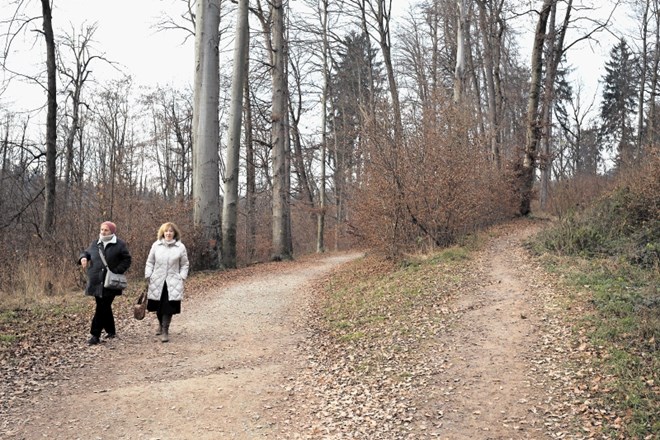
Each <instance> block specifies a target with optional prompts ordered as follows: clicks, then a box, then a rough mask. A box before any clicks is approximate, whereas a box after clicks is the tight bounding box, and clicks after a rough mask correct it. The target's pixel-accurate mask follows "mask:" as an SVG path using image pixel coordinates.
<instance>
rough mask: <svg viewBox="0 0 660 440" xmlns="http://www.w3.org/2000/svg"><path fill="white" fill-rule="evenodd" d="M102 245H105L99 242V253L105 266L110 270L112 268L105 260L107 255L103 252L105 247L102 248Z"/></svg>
mask: <svg viewBox="0 0 660 440" xmlns="http://www.w3.org/2000/svg"><path fill="white" fill-rule="evenodd" d="M102 246H103V245H102V244H101V243H99V244H98V246H97V247H98V248H99V255H100V256H101V261H103V265H104V266H105V268H106V269H108V270H110V268H109V267H108V262H107V261H105V255H104V254H103V249H101V247H102Z"/></svg>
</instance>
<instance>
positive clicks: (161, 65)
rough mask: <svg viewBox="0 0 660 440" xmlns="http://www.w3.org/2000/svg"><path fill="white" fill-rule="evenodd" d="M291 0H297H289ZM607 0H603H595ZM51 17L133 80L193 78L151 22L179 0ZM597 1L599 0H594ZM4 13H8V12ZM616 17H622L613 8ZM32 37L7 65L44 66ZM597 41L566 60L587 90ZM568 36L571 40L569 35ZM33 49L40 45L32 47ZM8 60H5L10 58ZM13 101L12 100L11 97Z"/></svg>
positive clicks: (600, 56)
mask: <svg viewBox="0 0 660 440" xmlns="http://www.w3.org/2000/svg"><path fill="white" fill-rule="evenodd" d="M291 1H292V2H293V3H292V4H295V2H296V1H298V0H291ZM415 1H416V0H395V1H394V5H395V6H396V8H397V11H396V18H400V17H401V16H402V15H403V14H404V11H405V10H406V9H407V8H408V7H409V6H408V5H409V4H411V3H413V2H415ZM601 1H602V3H607V0H598V2H601ZM0 3H1V5H0V16H2V17H8V16H10V14H9V13H10V11H13V8H15V7H14V6H8V5H7V4H6V3H7V2H6V0H0ZM54 3H55V5H54V10H53V23H54V26H55V32H56V33H58V34H59V35H61V34H62V33H63V32H71V30H72V29H76V30H79V29H80V27H81V25H82V24H83V23H87V24H93V23H97V26H98V29H97V31H96V34H95V36H94V39H95V40H96V43H95V48H96V50H97V53H102V54H105V56H106V58H107V59H109V60H112V61H114V62H116V63H119V64H120V65H122V66H123V70H124V71H125V72H126V73H130V74H131V75H133V77H134V80H135V83H136V86H140V85H151V86H155V85H156V84H161V85H168V84H172V85H174V86H176V87H183V86H185V85H187V84H189V83H191V82H192V73H193V56H194V54H193V41H192V39H190V40H188V42H187V43H186V44H183V40H184V37H185V33H184V32H183V31H166V32H157V31H156V29H155V28H154V26H155V24H156V23H157V22H158V21H159V18H161V17H162V16H163V13H164V11H169V14H170V15H171V16H174V17H176V16H178V14H180V11H181V8H182V2H181V0H113V1H111V2H100V1H98V0H55V2H54ZM599 4H600V3H599ZM28 5H29V8H30V9H34V11H33V12H31V11H26V14H27V15H32V16H38V15H40V13H41V9H40V2H38V1H36V0H31V1H30V2H29V3H28ZM8 14H9V15H8ZM618 15H619V19H620V20H621V19H625V18H626V17H624V16H623V15H622V14H618ZM523 26H525V27H528V28H529V29H527V30H526V31H525V35H527V36H528V38H526V39H525V41H523V42H522V44H521V46H522V51H523V53H522V54H521V55H522V56H523V57H526V58H528V57H529V55H530V54H529V53H525V52H529V51H530V48H529V44H526V43H529V41H530V39H531V38H532V35H533V32H532V29H533V27H532V26H533V22H532V20H531V19H530V20H528V23H527V24H523ZM32 39H34V34H30V35H28V36H27V37H26V41H16V42H15V44H17V47H19V46H18V44H20V47H22V48H23V49H22V51H21V52H18V53H15V54H12V55H11V56H12V59H11V60H13V61H12V62H10V66H12V67H14V68H15V69H17V70H21V71H23V72H26V71H27V72H30V71H32V72H34V71H37V70H41V69H43V64H39V63H41V61H40V60H42V59H43V57H42V56H41V55H40V56H38V57H37V56H35V54H34V52H30V50H26V48H29V47H30V46H29V44H30V42H31V41H32ZM600 39H601V41H602V42H603V44H602V45H601V46H595V45H593V44H592V45H588V44H586V43H582V44H581V45H580V47H579V48H576V49H574V50H572V51H571V52H569V62H571V63H572V64H573V65H575V66H576V68H577V72H576V73H575V74H574V79H577V78H581V79H582V81H584V82H585V84H586V85H587V86H588V88H589V93H590V94H593V93H594V91H595V90H596V83H597V80H598V79H599V78H600V77H601V76H602V72H603V69H602V66H603V63H604V61H605V57H606V56H607V54H608V52H609V49H610V47H611V44H612V43H611V41H612V38H611V37H607V36H606V35H601V37H600ZM569 41H570V40H569ZM33 50H41V49H39V48H35V49H33ZM11 60H10V61H11ZM94 75H95V77H96V78H98V79H107V78H109V77H114V78H117V77H118V76H119V74H118V73H117V72H116V71H113V70H112V69H108V68H107V67H106V66H103V65H101V64H100V63H96V65H95V68H94ZM0 99H2V102H3V103H4V104H7V106H8V107H9V108H12V109H18V108H31V107H34V106H40V105H43V103H44V102H45V93H44V91H43V90H40V89H38V88H35V87H34V86H31V87H18V85H17V84H16V85H14V86H13V87H12V90H11V93H6V94H5V95H4V96H3V97H2V98H0ZM12 101H13V102H12Z"/></svg>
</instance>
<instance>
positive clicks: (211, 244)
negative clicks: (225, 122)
mask: <svg viewBox="0 0 660 440" xmlns="http://www.w3.org/2000/svg"><path fill="white" fill-rule="evenodd" d="M220 3H221V2H220V0H199V3H198V6H197V22H196V30H195V32H196V33H195V64H196V65H195V72H196V73H195V86H194V110H193V111H194V117H193V155H194V158H193V199H194V223H195V226H197V227H199V228H201V229H202V234H203V237H204V240H205V241H206V243H205V244H206V248H205V251H204V252H203V259H204V261H203V262H201V266H202V267H204V268H208V269H215V268H218V267H219V263H220V255H219V254H220V249H221V244H220V243H219V241H220V240H221V234H220V228H221V225H220V177H219V159H218V147H219V132H218V131H219V128H218V107H219V93H220V91H219V90H220V85H219V74H218V72H219V65H220V61H219V53H218V44H219V41H218V40H219V33H218V28H219V25H220Z"/></svg>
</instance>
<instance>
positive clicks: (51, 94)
mask: <svg viewBox="0 0 660 440" xmlns="http://www.w3.org/2000/svg"><path fill="white" fill-rule="evenodd" d="M41 10H42V14H43V33H44V38H45V39H46V72H47V77H48V88H47V90H48V110H47V113H46V189H45V196H46V197H45V200H44V212H43V220H42V222H41V232H42V234H44V235H50V234H51V233H52V232H53V227H54V225H55V195H56V188H55V186H56V183H57V170H56V159H57V66H56V60H55V35H54V33H53V16H52V13H51V8H50V0H41Z"/></svg>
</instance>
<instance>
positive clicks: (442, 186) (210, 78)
mask: <svg viewBox="0 0 660 440" xmlns="http://www.w3.org/2000/svg"><path fill="white" fill-rule="evenodd" d="M293 3H295V4H293ZM11 4H12V6H13V7H14V9H13V11H14V14H12V15H11V16H8V17H3V18H2V20H1V22H0V32H1V34H2V36H3V38H2V41H3V52H2V58H1V59H0V61H1V62H2V65H1V68H2V72H3V83H2V84H3V85H2V88H0V99H1V98H2V95H1V93H2V91H3V90H5V88H6V87H8V85H9V84H10V83H11V81H19V80H20V81H33V82H35V83H38V84H41V85H42V86H43V88H44V91H45V92H46V94H45V101H44V108H42V109H40V111H37V112H34V113H30V112H27V113H26V112H19V111H14V110H13V109H12V107H11V106H10V105H8V104H7V103H5V102H3V101H2V100H0V116H1V118H0V121H1V122H0V154H1V168H0V181H1V182H2V183H1V185H0V229H1V230H2V234H0V264H1V265H2V267H3V268H4V269H3V270H2V272H0V292H2V293H3V294H5V295H6V294H9V295H20V294H21V293H26V292H45V293H48V294H50V293H61V292H67V291H70V290H71V289H72V288H75V289H77V288H79V287H81V286H82V284H83V282H84V279H83V275H82V273H81V272H80V271H79V270H76V266H75V261H76V257H77V255H78V253H79V251H80V250H81V249H83V248H84V247H86V246H87V245H88V244H89V242H90V241H91V240H92V239H94V238H95V237H96V235H97V233H98V224H99V223H100V222H101V221H104V220H112V221H114V222H115V223H117V225H118V235H119V236H120V237H121V238H123V239H124V240H126V241H127V242H128V243H129V247H130V249H131V252H132V254H133V256H134V258H135V260H134V261H135V265H134V267H133V269H132V270H131V273H130V275H131V276H135V277H137V278H140V277H141V262H143V261H144V260H145V258H146V253H147V252H148V249H149V246H150V244H151V243H152V242H153V240H154V239H155V233H156V230H157V228H158V226H159V225H160V224H161V223H163V222H165V221H174V222H176V223H177V224H179V226H180V227H181V228H182V230H183V231H184V237H183V239H184V242H185V243H186V245H187V246H188V247H189V249H190V253H191V261H192V262H193V265H194V268H193V269H194V270H204V269H215V268H219V267H227V268H230V267H237V266H243V265H247V264H251V263H254V262H258V261H264V260H268V259H274V260H279V259H289V258H293V257H294V256H295V255H301V254H305V253H310V252H322V251H324V250H326V249H343V248H348V247H354V246H364V247H369V248H371V249H375V250H379V251H382V252H383V253H384V254H386V255H388V256H390V257H392V258H400V257H401V256H402V255H404V254H406V253H409V252H419V251H427V250H429V249H433V248H438V247H445V246H448V245H451V244H453V243H455V242H456V241H457V240H459V239H460V238H461V237H462V236H464V235H466V234H470V233H472V232H474V231H476V230H479V229H481V228H483V227H485V226H488V225H491V224H494V223H497V222H501V221H503V220H506V219H509V218H512V217H514V216H520V215H530V214H531V213H532V212H533V210H538V211H541V210H543V211H547V212H550V213H551V214H553V215H556V216H559V217H562V216H565V215H567V213H569V212H571V211H572V210H574V209H576V208H577V207H580V206H585V205H586V204H587V203H588V202H589V201H590V200H592V199H593V198H595V197H596V196H597V195H598V194H600V193H602V192H603V191H604V190H605V189H607V188H610V187H611V186H612V185H613V184H614V182H615V179H616V177H617V176H619V175H622V174H624V173H631V172H643V173H645V175H647V176H648V174H646V173H650V175H651V176H653V175H655V176H657V163H658V162H657V160H654V159H653V158H654V156H657V154H658V136H659V133H658V114H657V105H658V97H657V95H658V89H659V87H660V86H659V85H658V64H659V63H660V37H659V36H660V12H659V9H660V8H659V6H660V4H659V2H658V0H634V1H628V2H625V3H624V2H588V1H573V0H568V1H559V0H542V1H533V2H522V1H515V0H496V1H486V0H459V1H449V0H426V1H419V2H416V3H413V4H412V5H411V9H410V14H409V16H407V18H406V19H405V21H404V24H403V25H402V26H401V27H400V28H399V29H398V30H397V32H396V33H394V32H393V30H392V27H391V15H390V14H391V5H392V1H391V0H344V1H327V0H319V1H297V2H292V3H290V2H287V1H282V0H274V1H270V2H269V1H264V0H250V1H249V2H248V1H246V0H240V1H239V2H231V1H227V0H222V1H221V0H198V1H197V2H195V1H192V0H184V1H181V5H180V6H181V13H180V15H179V16H175V17H165V18H164V19H163V20H162V21H161V22H160V23H159V26H160V28H161V29H162V30H163V31H164V32H181V33H183V34H186V35H187V36H188V37H189V38H193V39H195V41H196V44H195V63H196V64H195V71H196V72H197V76H196V77H195V79H194V83H193V84H192V86H191V87H190V88H185V89H173V88H164V87H156V88H153V89H147V90H144V89H139V90H136V88H135V87H134V86H133V80H132V77H131V76H130V72H127V73H126V75H125V76H122V75H120V76H119V77H118V78H117V79H115V80H107V81H97V80H96V79H95V70H97V69H100V68H101V66H104V67H107V66H112V65H113V60H109V59H106V58H105V57H104V55H103V51H102V48H100V47H98V45H97V44H96V42H95V40H94V34H95V30H96V25H95V24H82V25H80V27H74V26H71V29H70V31H68V32H64V33H55V32H54V31H53V26H52V24H53V20H55V18H53V13H52V12H53V11H56V10H57V9H56V8H57V4H58V1H57V0H50V1H49V0H41V1H40V2H39V1H36V0H32V1H12V2H11ZM603 10H605V11H606V13H605V14H604V17H606V18H605V19H604V20H602V21H599V20H597V19H595V18H594V17H597V16H601V15H603V14H602V11H603ZM596 11H599V14H595V12H596ZM607 11H610V12H613V13H616V14H624V13H625V14H630V15H631V16H632V17H634V22H635V23H636V25H637V27H636V28H635V29H629V30H627V31H626V34H625V36H624V33H623V32H622V33H621V35H617V37H620V38H619V39H618V42H617V43H616V44H615V45H614V46H613V47H612V48H611V51H610V55H609V58H608V59H605V60H603V63H605V66H606V75H605V76H604V77H603V78H601V79H600V81H601V87H602V94H601V95H599V96H598V97H590V96H585V94H584V92H583V90H582V87H581V85H579V84H573V83H570V82H569V81H568V80H567V74H568V72H569V71H570V69H571V66H570V65H567V64H566V62H565V59H566V54H567V53H568V52H569V51H570V50H572V48H573V47H574V46H575V44H577V43H578V42H579V41H584V40H596V39H598V38H599V35H601V34H602V32H605V31H609V32H612V31H613V29H611V28H608V26H609V24H610V22H609V21H608V19H607V17H608V13H607ZM520 15H527V16H529V18H530V20H531V21H532V22H533V23H534V25H535V29H534V32H533V33H531V34H529V35H520V34H519V33H518V32H517V31H516V30H515V29H513V28H512V27H511V26H510V25H509V22H510V21H511V19H512V18H513V17H516V16H520ZM55 17H56V15H55ZM30 33H31V34H32V35H34V40H33V41H34V46H33V47H32V49H31V50H32V51H33V52H34V56H35V57H39V58H41V59H43V71H42V72H39V73H36V74H35V73H33V72H26V71H23V70H21V68H20V65H19V66H18V67H17V66H16V64H13V63H12V57H14V56H16V54H15V52H14V50H13V46H12V44H13V43H14V41H15V39H17V38H18V36H19V35H26V34H28V35H29V34H30ZM631 35H632V37H631ZM567 36H570V37H571V38H572V39H569V38H568V37H567ZM521 39H524V40H526V41H527V42H529V43H531V44H530V45H529V46H530V47H531V50H532V54H531V57H530V56H529V54H526V53H522V52H521V46H520V43H519V42H520V41H521ZM232 48H233V49H232ZM530 60H531V61H530ZM642 164H644V166H645V167H644V168H643V167H642ZM648 164H651V165H650V168H649V165H648ZM654 173H655V174H654Z"/></svg>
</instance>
